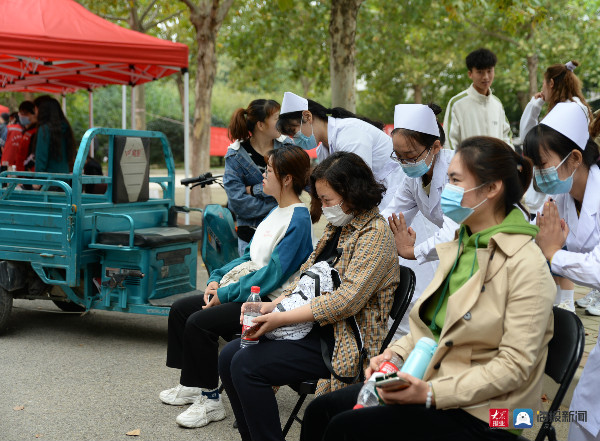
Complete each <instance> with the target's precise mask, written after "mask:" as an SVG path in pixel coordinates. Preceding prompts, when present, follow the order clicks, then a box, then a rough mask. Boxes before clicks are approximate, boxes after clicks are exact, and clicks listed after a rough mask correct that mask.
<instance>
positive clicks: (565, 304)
mask: <svg viewBox="0 0 600 441" xmlns="http://www.w3.org/2000/svg"><path fill="white" fill-rule="evenodd" d="M558 307H559V308H562V309H566V310H567V311H571V312H573V313H574V312H575V305H573V302H572V301H571V302H562V303H559V304H558Z"/></svg>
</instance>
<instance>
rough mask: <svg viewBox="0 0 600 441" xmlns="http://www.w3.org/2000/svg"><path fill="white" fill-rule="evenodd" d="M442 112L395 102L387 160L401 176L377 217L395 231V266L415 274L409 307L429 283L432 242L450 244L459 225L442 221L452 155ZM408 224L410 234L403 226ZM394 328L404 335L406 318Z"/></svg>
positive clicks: (430, 106)
mask: <svg viewBox="0 0 600 441" xmlns="http://www.w3.org/2000/svg"><path fill="white" fill-rule="evenodd" d="M441 111H442V109H441V108H440V107H439V106H437V105H436V104H433V103H430V104H428V105H426V106H425V105H423V104H398V105H397V106H396V107H395V112H394V130H393V131H392V142H393V145H394V153H393V155H392V159H393V160H394V161H397V162H398V163H399V164H400V166H401V167H402V170H403V171H404V174H405V175H406V178H405V181H404V184H403V185H402V186H400V187H399V188H398V189H397V190H396V193H395V194H394V196H393V198H392V200H391V201H390V203H389V205H388V206H387V207H385V208H384V209H382V210H381V214H382V216H383V217H385V218H386V219H388V221H389V224H390V228H391V229H392V233H394V238H395V239H396V248H397V250H398V255H399V256H400V259H401V260H400V264H401V265H404V266H410V267H411V268H412V269H413V271H415V275H416V279H417V285H416V287H415V293H414V295H413V299H412V302H411V305H410V307H409V308H412V306H413V305H414V303H415V302H416V301H417V300H418V298H419V297H420V295H421V293H422V292H423V291H424V289H425V288H426V287H427V285H429V283H430V282H431V280H432V278H433V274H434V273H435V270H436V268H437V254H436V260H435V261H432V259H427V258H426V257H427V256H428V255H429V254H432V253H435V248H434V245H435V243H441V242H448V241H450V240H453V239H454V234H455V231H456V230H457V229H458V224H456V223H455V222H453V221H452V220H450V219H448V218H445V217H444V215H443V213H442V208H441V198H440V196H441V193H442V189H443V187H444V185H445V184H446V183H447V182H448V175H447V171H448V164H450V160H451V159H452V157H453V156H454V150H449V149H444V148H443V146H444V143H445V141H446V136H445V134H444V129H443V128H442V126H441V125H440V124H439V122H438V121H437V118H436V115H437V114H439V113H441ZM419 214H421V215H422V217H418V215H419ZM423 217H424V219H423ZM411 225H412V227H411V228H410V232H409V229H407V226H411ZM405 241H406V243H405ZM417 242H418V245H416V246H415V244H416V243H417ZM404 259H407V260H404ZM415 259H416V260H415ZM408 311H410V309H409V310H408ZM398 329H399V330H400V331H401V332H402V333H403V334H404V335H405V334H406V333H408V314H405V315H404V317H403V318H402V322H401V323H400V326H399V328H398Z"/></svg>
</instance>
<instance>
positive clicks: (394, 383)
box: [375, 372, 411, 391]
mask: <svg viewBox="0 0 600 441" xmlns="http://www.w3.org/2000/svg"><path fill="white" fill-rule="evenodd" d="M410 385H411V382H410V381H408V380H406V379H405V378H403V377H399V376H398V373H397V372H392V373H391V374H386V375H385V376H383V377H380V378H377V379H376V380H375V387H380V388H382V389H385V390H386V391H395V390H401V389H405V388H407V387H408V386H410Z"/></svg>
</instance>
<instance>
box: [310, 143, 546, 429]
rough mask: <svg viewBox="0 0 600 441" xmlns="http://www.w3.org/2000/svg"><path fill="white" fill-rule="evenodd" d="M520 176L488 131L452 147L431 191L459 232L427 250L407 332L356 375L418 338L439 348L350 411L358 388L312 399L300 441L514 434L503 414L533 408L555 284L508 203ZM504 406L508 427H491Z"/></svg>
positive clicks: (513, 159) (528, 229)
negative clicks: (442, 180)
mask: <svg viewBox="0 0 600 441" xmlns="http://www.w3.org/2000/svg"><path fill="white" fill-rule="evenodd" d="M531 176H532V166H531V162H530V161H529V160H528V159H526V158H523V157H521V156H519V155H517V154H516V153H514V152H513V150H512V149H511V148H510V147H509V146H508V145H507V144H505V143H504V142H502V141H500V140H498V139H495V138H488V137H473V138H469V139H467V140H465V141H463V142H462V143H461V145H460V147H459V148H458V150H457V153H456V155H455V157H454V158H453V159H452V161H451V163H450V166H449V167H448V177H449V184H448V185H447V186H446V187H445V188H444V191H443V193H442V210H443V211H444V214H445V215H446V216H448V217H450V218H452V219H453V220H454V221H455V222H457V223H460V224H461V227H460V229H459V230H458V231H457V236H458V239H457V240H455V241H453V242H449V243H445V244H441V245H438V246H437V251H438V254H439V257H440V265H439V267H438V270H437V272H436V274H435V276H434V279H433V281H432V282H431V284H430V285H429V286H428V287H427V289H426V290H425V292H424V293H423V295H422V296H421V298H420V299H419V300H418V301H417V303H416V304H415V307H414V308H413V309H412V311H411V313H410V333H409V334H408V335H406V336H405V337H403V338H402V339H400V340H398V341H396V342H394V343H393V344H392V345H391V346H390V347H389V348H388V349H386V350H385V352H384V353H383V354H382V355H379V356H377V357H374V358H372V359H371V363H370V367H369V368H368V369H367V372H366V376H367V378H369V376H370V374H371V373H373V372H374V371H376V370H377V369H378V368H379V366H380V365H381V363H382V362H383V361H384V360H389V359H390V358H391V356H392V354H393V353H395V354H398V355H399V356H400V357H401V358H402V359H404V360H405V359H406V357H408V355H409V354H410V352H411V351H412V349H413V348H414V346H415V344H416V343H417V341H418V340H419V339H420V338H421V337H429V338H433V339H435V340H436V341H437V342H438V347H437V350H436V351H435V353H434V354H433V358H432V360H431V362H430V363H429V366H428V368H427V370H426V372H425V374H424V378H423V379H418V378H415V377H412V376H410V375H408V374H404V373H401V374H400V375H401V376H403V377H404V378H405V379H407V380H408V381H409V382H410V386H409V387H407V388H405V389H402V390H392V389H390V388H388V389H382V388H378V389H377V390H378V393H379V396H380V397H381V399H382V400H383V401H384V402H385V404H387V406H377V407H367V408H363V409H358V410H350V409H352V407H353V405H354V404H355V403H356V397H357V394H358V391H359V389H360V385H357V386H350V387H348V388H345V389H343V390H341V391H337V392H332V393H331V394H327V395H325V396H323V397H320V398H317V399H316V400H314V401H313V402H312V403H311V404H310V405H309V407H308V408H307V410H306V413H305V420H304V425H303V428H302V436H301V439H302V440H317V439H318V440H321V439H323V440H328V441H329V440H338V439H344V440H372V439H392V437H393V439H407V440H413V441H414V440H437V439H453V440H457V439H460V440H463V441H464V440H481V439H507V440H509V439H516V433H518V432H519V431H518V428H515V427H514V424H513V410H514V409H516V408H530V409H533V412H534V413H535V411H536V409H537V408H539V407H540V405H541V395H542V393H541V390H542V375H543V373H544V366H545V363H546V357H547V353H548V342H549V341H550V339H551V337H552V333H553V317H552V302H553V300H554V293H555V288H554V282H553V280H552V277H551V275H550V271H549V269H548V264H547V262H546V259H545V258H544V256H543V254H542V252H541V250H540V249H539V248H538V246H537V245H536V244H535V242H534V240H533V239H534V237H535V235H536V234H537V231H538V229H537V227H535V226H532V225H530V224H529V223H528V222H527V220H526V219H525V216H524V214H523V212H522V211H521V210H520V209H519V208H518V207H517V206H520V205H519V201H520V200H521V197H522V196H523V193H524V192H525V190H526V189H527V188H528V186H529V183H530V182H531ZM505 409H508V410H509V411H508V415H507V417H508V421H507V422H508V427H506V429H505V430H502V429H491V428H490V419H491V418H492V417H493V416H494V415H495V416H498V415H499V414H501V412H500V411H501V410H505ZM496 411H498V412H496ZM515 429H517V430H515Z"/></svg>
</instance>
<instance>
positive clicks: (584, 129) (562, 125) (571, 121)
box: [540, 102, 590, 150]
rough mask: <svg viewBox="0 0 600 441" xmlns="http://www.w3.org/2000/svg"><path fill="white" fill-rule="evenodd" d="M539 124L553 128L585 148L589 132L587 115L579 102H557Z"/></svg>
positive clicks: (582, 148)
mask: <svg viewBox="0 0 600 441" xmlns="http://www.w3.org/2000/svg"><path fill="white" fill-rule="evenodd" d="M540 124H544V125H545V126H548V127H551V128H553V129H554V130H556V131H557V132H559V133H561V134H563V135H565V136H566V137H567V138H569V139H570V140H571V141H573V142H574V143H575V144H577V145H578V146H579V148H581V150H585V146H586V145H587V142H588V138H589V137H590V134H589V131H588V120H587V116H586V115H585V113H584V111H583V109H582V108H581V107H580V106H579V104H577V103H574V102H569V103H558V104H557V105H556V106H554V108H553V109H552V110H551V111H550V112H548V115H546V117H545V118H544V119H543V120H542V121H541V122H540Z"/></svg>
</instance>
